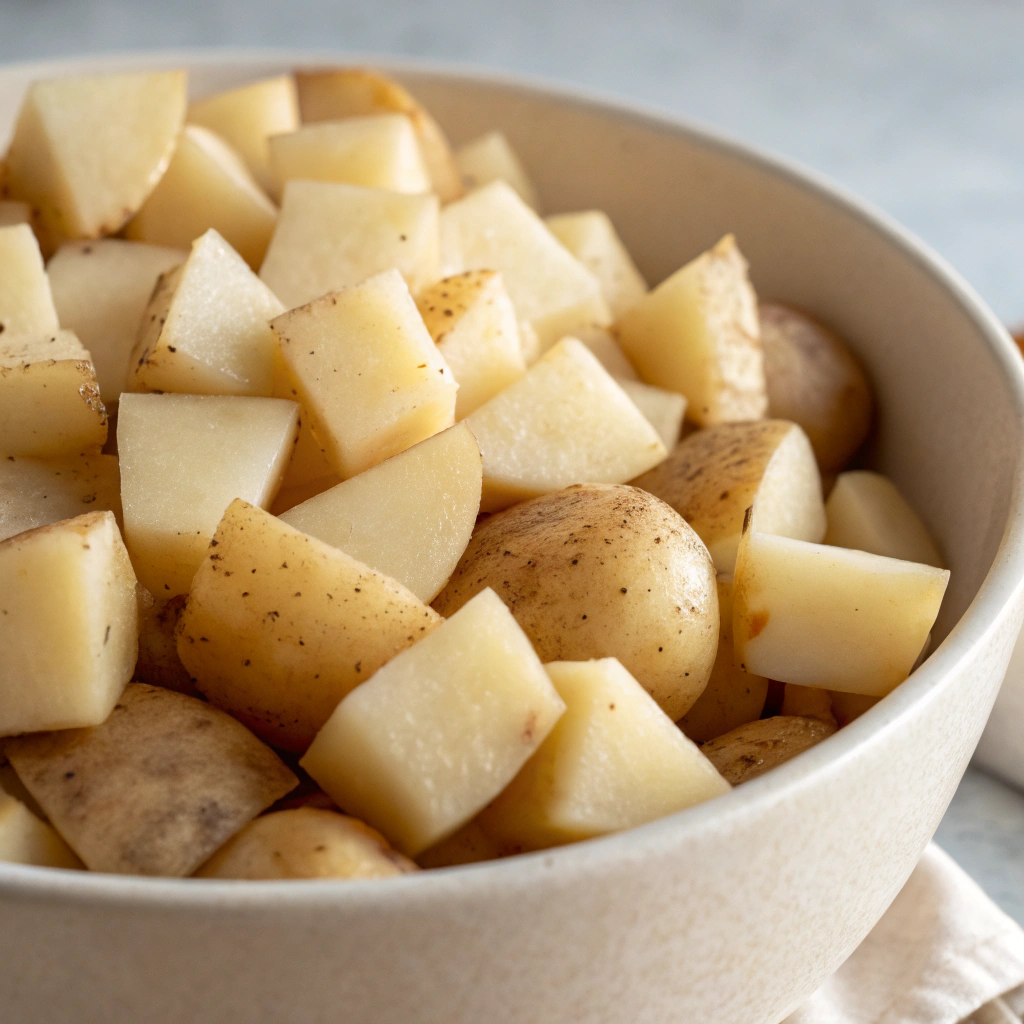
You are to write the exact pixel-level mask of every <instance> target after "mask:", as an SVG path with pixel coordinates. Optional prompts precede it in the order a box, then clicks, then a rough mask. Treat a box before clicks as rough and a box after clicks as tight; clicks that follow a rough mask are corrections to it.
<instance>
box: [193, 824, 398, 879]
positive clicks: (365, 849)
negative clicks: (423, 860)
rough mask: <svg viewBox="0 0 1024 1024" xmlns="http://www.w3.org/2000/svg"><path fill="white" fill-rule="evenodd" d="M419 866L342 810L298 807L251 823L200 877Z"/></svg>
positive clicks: (394, 872)
mask: <svg viewBox="0 0 1024 1024" xmlns="http://www.w3.org/2000/svg"><path fill="white" fill-rule="evenodd" d="M415 870H416V865H415V864H413V862H412V861H411V860H409V859H408V858H406V857H403V856H402V855H401V854H400V853H398V852H397V851H395V850H393V849H392V848H391V847H390V846H389V845H388V842H387V840H386V839H385V838H384V837H383V836H382V835H381V834H380V833H379V832H377V831H376V830H375V829H372V828H370V827H369V825H364V824H363V823H362V822H361V821H359V820H358V819H356V818H350V817H348V816H347V815H344V814H338V813H337V811H325V810H321V809H319V808H315V807H297V808H295V809H294V810H289V811H275V812H274V813H272V814H265V815H263V816H262V817H260V818H257V819H256V820H255V821H252V822H250V823H249V824H248V825H246V826H245V828H243V829H242V831H241V832H239V833H238V835H236V836H234V837H233V838H231V839H229V840H228V841H227V843H225V844H224V846H222V847H221V848H220V849H219V850H218V851H217V852H216V853H215V854H214V855H213V856H212V857H211V858H210V859H209V860H208V861H207V862H206V863H205V864H204V865H203V866H202V867H201V868H200V869H199V871H198V872H196V877H197V878H237V879H264V878H272V879H282V878H395V877H396V876H398V875H405V874H408V873H409V872H410V871H415Z"/></svg>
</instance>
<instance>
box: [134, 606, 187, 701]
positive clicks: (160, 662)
mask: <svg viewBox="0 0 1024 1024" xmlns="http://www.w3.org/2000/svg"><path fill="white" fill-rule="evenodd" d="M186 599H187V595H186V594H179V595H178V596H177V597H172V598H171V599H170V601H168V602H167V603H166V604H164V605H157V604H154V605H153V606H152V607H149V608H143V609H140V611H139V660H138V661H137V662H136V663H135V675H134V677H133V679H132V681H133V682H136V683H149V684H150V685H151V686H163V687H164V688H165V689H168V690H176V691H177V692H178V693H184V694H187V695H188V696H189V697H198V696H199V695H200V694H199V690H198V689H196V684H195V680H194V679H193V678H192V676H191V675H190V674H189V671H188V669H186V668H185V666H184V665H182V663H181V658H179V657H178V645H177V641H176V639H175V636H174V630H175V627H176V626H177V625H178V618H179V617H180V615H181V613H182V611H183V610H184V608H185V601H186Z"/></svg>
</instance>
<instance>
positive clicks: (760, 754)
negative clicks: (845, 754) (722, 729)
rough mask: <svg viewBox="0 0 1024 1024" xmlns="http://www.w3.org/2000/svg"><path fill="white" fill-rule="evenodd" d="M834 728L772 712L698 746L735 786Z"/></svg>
mask: <svg viewBox="0 0 1024 1024" xmlns="http://www.w3.org/2000/svg"><path fill="white" fill-rule="evenodd" d="M835 731H836V726H835V723H834V722H833V723H832V724H829V723H828V722H822V721H819V720H817V719H814V718H799V717H795V716H793V715H776V716H775V717H774V718H762V719H760V720H758V721H756V722H750V723H749V724H748V725H741V726H740V727H739V728H738V729H733V730H732V732H727V733H726V734H725V735H724V736H718V737H716V738H715V739H713V740H708V742H707V743H705V744H703V745H702V746H701V748H700V749H701V751H702V752H703V753H704V755H705V756H706V757H707V759H708V760H709V761H710V762H711V763H712V764H713V765H714V766H715V767H716V768H717V769H718V771H719V772H720V773H721V775H722V777H723V778H724V779H725V780H726V781H727V782H730V783H731V784H732V785H734V786H738V785H739V784H740V783H741V782H749V781H750V780H751V779H756V778H757V777H758V776H759V775H764V773H765V772H767V771H770V770H771V769H772V768H777V767H778V766H779V765H780V764H783V763H784V762H786V761H788V760H789V759H790V758H791V757H796V755H797V754H802V753H803V752H804V751H805V750H810V748H811V747H813V746H815V744H818V743H820V742H821V741H822V740H823V739H827V738H828V737H829V736H831V735H832V733H834V732H835Z"/></svg>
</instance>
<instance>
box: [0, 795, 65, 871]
mask: <svg viewBox="0 0 1024 1024" xmlns="http://www.w3.org/2000/svg"><path fill="white" fill-rule="evenodd" d="M4 861H6V862H7V863H13V864H34V865H36V866H37V867H41V868H71V869H79V870H80V869H81V868H82V866H83V865H82V862H81V861H80V860H79V859H78V858H77V857H76V856H75V854H74V852H73V851H72V850H71V848H70V847H69V846H68V844H67V843H65V842H64V840H63V839H61V837H60V836H59V835H57V833H56V832H54V830H53V829H52V828H51V827H50V826H49V825H47V824H46V822H44V821H40V820H39V819H38V818H37V817H36V816H35V815H34V814H33V813H32V812H31V811H30V810H29V809H28V808H27V807H26V806H25V805H24V804H23V803H21V801H19V800H15V799H14V797H13V796H8V795H7V794H6V793H4V792H0V862H4Z"/></svg>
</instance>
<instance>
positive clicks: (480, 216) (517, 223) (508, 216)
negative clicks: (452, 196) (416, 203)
mask: <svg viewBox="0 0 1024 1024" xmlns="http://www.w3.org/2000/svg"><path fill="white" fill-rule="evenodd" d="M441 223H442V225H443V229H444V231H445V232H446V234H447V238H446V244H448V245H450V246H451V247H452V248H453V250H454V251H455V252H457V253H458V255H459V258H460V261H461V264H462V267H461V269H462V270H497V271H499V272H500V273H501V275H502V278H503V280H504V282H505V287H506V288H507V289H508V293H509V295H510V296H511V297H512V302H513V303H514V304H515V307H516V312H517V313H518V314H519V317H520V319H522V320H526V321H527V322H528V323H529V324H530V325H531V326H532V327H533V329H534V330H535V331H536V332H537V337H538V339H539V341H540V348H541V351H542V352H543V351H545V350H547V349H549V348H551V346H552V345H554V344H555V342H556V341H558V339H559V338H562V337H564V336H565V335H566V334H571V333H572V332H573V331H574V330H576V328H578V327H581V326H583V325H586V324H591V323H596V324H598V325H599V326H604V325H606V324H608V323H609V322H610V320H611V314H610V313H609V311H608V306H607V304H606V303H605V301H604V298H603V297H602V296H601V286H600V284H599V283H598V281H597V278H596V277H594V275H593V274H591V273H590V271H589V270H587V269H586V268H585V267H584V266H583V264H582V263H580V262H579V261H578V260H577V259H576V258H575V257H573V256H572V255H570V253H569V252H568V250H567V249H566V248H565V247H564V246H563V245H562V244H561V243H560V242H559V241H558V239H556V238H555V236H554V235H552V234H551V232H550V231H549V230H548V229H547V228H546V227H545V226H544V222H543V221H542V220H541V219H540V218H539V217H538V216H537V214H535V213H534V212H533V210H531V209H530V208H529V206H527V205H526V203H524V202H523V200H522V199H520V198H519V196H518V195H517V194H516V192H515V191H514V190H513V189H512V187H511V186H510V185H507V184H505V182H503V181H495V182H492V183H491V184H490V185H487V186H485V187H484V188H482V189H478V190H477V191H476V192H473V193H472V194H471V195H468V196H466V198H465V199H460V200H459V201H458V202H455V203H452V204H451V205H450V206H446V207H445V208H444V210H442V212H441Z"/></svg>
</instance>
